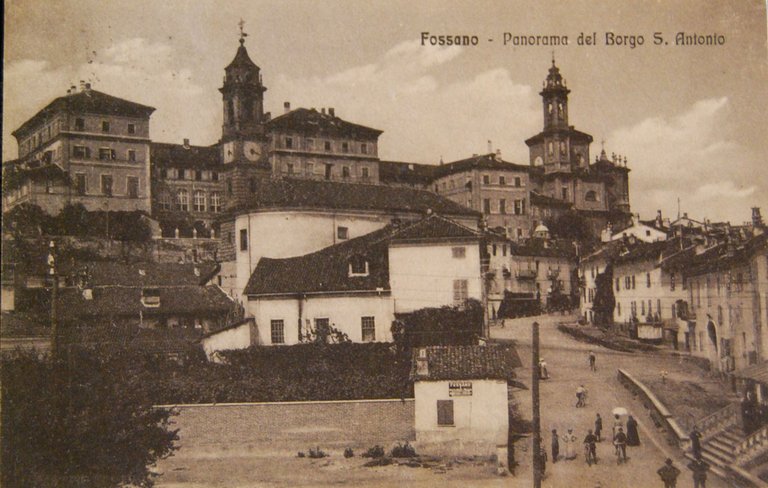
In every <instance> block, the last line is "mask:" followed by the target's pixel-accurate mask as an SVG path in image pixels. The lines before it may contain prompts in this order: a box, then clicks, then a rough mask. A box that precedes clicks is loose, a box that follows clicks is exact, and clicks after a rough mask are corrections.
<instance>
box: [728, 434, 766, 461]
mask: <svg viewBox="0 0 768 488" xmlns="http://www.w3.org/2000/svg"><path fill="white" fill-rule="evenodd" d="M766 452H768V425H763V426H762V427H760V428H759V429H757V430H756V431H754V432H752V433H751V434H750V435H749V436H747V437H746V438H745V439H744V440H743V441H741V442H740V443H739V444H738V445H737V446H736V447H735V448H734V449H733V454H734V456H735V457H736V464H737V465H740V466H741V465H744V464H746V463H748V462H749V461H751V460H753V459H755V458H756V457H758V456H760V455H761V454H763V453H766Z"/></svg>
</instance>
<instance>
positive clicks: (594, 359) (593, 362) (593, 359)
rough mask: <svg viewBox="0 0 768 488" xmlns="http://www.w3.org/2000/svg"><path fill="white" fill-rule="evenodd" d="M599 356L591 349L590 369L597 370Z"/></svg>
mask: <svg viewBox="0 0 768 488" xmlns="http://www.w3.org/2000/svg"><path fill="white" fill-rule="evenodd" d="M596 363H597V356H595V352H594V351H589V369H591V370H592V371H597V364H596Z"/></svg>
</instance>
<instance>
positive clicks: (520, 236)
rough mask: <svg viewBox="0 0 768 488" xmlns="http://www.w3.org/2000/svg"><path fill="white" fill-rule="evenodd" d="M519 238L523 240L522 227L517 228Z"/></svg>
mask: <svg viewBox="0 0 768 488" xmlns="http://www.w3.org/2000/svg"><path fill="white" fill-rule="evenodd" d="M517 238H518V239H522V238H523V229H521V228H520V227H518V228H517Z"/></svg>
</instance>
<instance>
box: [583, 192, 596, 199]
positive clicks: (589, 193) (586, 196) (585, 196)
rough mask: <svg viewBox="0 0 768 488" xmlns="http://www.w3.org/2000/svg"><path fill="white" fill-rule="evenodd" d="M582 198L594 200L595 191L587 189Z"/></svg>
mask: <svg viewBox="0 0 768 488" xmlns="http://www.w3.org/2000/svg"><path fill="white" fill-rule="evenodd" d="M584 200H586V201H588V202H596V201H597V192H595V191H594V190H589V191H588V192H587V193H585V194H584Z"/></svg>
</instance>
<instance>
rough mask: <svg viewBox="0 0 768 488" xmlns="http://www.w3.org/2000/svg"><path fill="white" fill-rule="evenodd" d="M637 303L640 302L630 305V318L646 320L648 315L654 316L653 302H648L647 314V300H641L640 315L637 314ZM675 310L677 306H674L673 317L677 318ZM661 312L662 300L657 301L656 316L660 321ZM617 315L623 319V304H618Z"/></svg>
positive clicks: (632, 302)
mask: <svg viewBox="0 0 768 488" xmlns="http://www.w3.org/2000/svg"><path fill="white" fill-rule="evenodd" d="M637 303H638V302H636V301H634V300H633V301H631V302H630V303H629V316H630V317H642V318H644V317H647V316H648V315H653V314H654V311H653V300H648V302H647V303H648V313H646V308H645V304H646V301H645V300H640V315H638V314H637ZM674 308H675V305H674V304H672V316H673V317H674V316H675V311H674ZM661 310H662V309H661V300H660V299H656V312H655V313H656V315H657V316H658V318H659V319H660V318H662V312H661ZM616 315H618V316H619V317H621V302H616Z"/></svg>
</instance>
